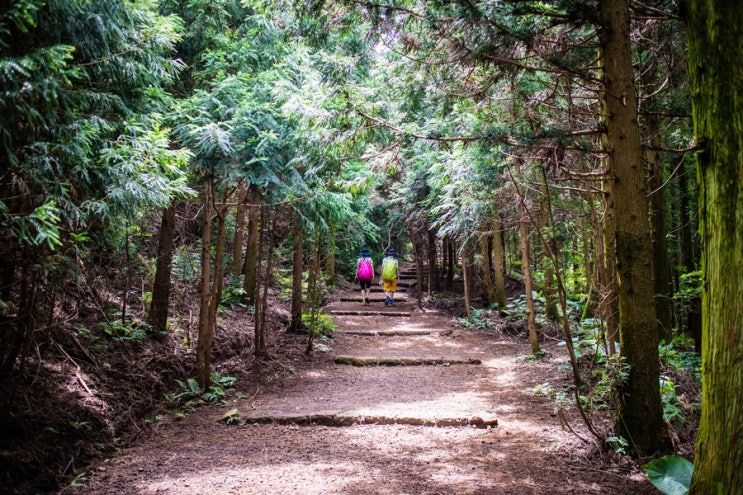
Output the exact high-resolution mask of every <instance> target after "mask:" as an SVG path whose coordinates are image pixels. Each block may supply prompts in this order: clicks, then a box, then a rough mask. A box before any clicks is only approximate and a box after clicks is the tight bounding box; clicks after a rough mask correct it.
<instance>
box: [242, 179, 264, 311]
mask: <svg viewBox="0 0 743 495" xmlns="http://www.w3.org/2000/svg"><path fill="white" fill-rule="evenodd" d="M248 201H249V204H248V240H247V243H246V246H245V266H244V270H243V274H244V275H245V279H244V280H243V290H244V291H245V302H247V303H248V304H255V292H256V290H257V283H258V263H259V260H260V257H259V256H258V251H259V250H260V248H259V245H258V244H259V232H260V223H261V214H260V211H261V210H260V208H261V207H260V194H259V193H258V191H256V190H255V189H254V188H251V189H250V190H249V191H248Z"/></svg>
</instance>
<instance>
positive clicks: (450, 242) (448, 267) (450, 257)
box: [446, 237, 456, 289]
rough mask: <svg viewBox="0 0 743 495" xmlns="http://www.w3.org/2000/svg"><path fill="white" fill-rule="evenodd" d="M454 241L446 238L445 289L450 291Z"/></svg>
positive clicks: (452, 277) (452, 279)
mask: <svg viewBox="0 0 743 495" xmlns="http://www.w3.org/2000/svg"><path fill="white" fill-rule="evenodd" d="M455 251H456V250H455V249H454V240H452V239H451V238H450V237H447V238H446V288H447V289H451V288H452V287H453V286H454V256H455Z"/></svg>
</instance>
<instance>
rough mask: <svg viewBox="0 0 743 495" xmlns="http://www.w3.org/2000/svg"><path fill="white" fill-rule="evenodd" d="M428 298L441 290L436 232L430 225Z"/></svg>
mask: <svg viewBox="0 0 743 495" xmlns="http://www.w3.org/2000/svg"><path fill="white" fill-rule="evenodd" d="M427 231H428V263H427V264H428V272H427V275H428V277H427V279H428V296H429V297H430V296H431V295H432V293H433V291H434V290H439V288H440V287H439V274H438V266H437V263H436V260H437V258H438V253H437V251H436V232H434V230H433V229H432V228H431V226H430V225H428V229H427Z"/></svg>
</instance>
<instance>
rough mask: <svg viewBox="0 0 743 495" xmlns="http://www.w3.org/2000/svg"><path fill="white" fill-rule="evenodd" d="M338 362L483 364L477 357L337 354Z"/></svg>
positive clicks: (368, 364)
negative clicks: (392, 356)
mask: <svg viewBox="0 0 743 495" xmlns="http://www.w3.org/2000/svg"><path fill="white" fill-rule="evenodd" d="M335 362H336V364H350V365H353V366H420V365H429V366H431V365H449V364H482V361H480V360H479V359H477V358H456V357H451V358H444V357H437V358H434V357H428V358H420V357H394V358H383V357H374V356H336V357H335Z"/></svg>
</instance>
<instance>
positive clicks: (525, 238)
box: [519, 198, 539, 356]
mask: <svg viewBox="0 0 743 495" xmlns="http://www.w3.org/2000/svg"><path fill="white" fill-rule="evenodd" d="M519 211H520V213H521V217H522V218H521V220H520V222H519V229H520V231H521V244H520V246H521V263H522V265H523V270H524V293H525V296H526V325H527V328H528V329H529V343H530V344H531V353H532V354H533V355H535V356H536V355H538V354H539V338H538V336H537V321H536V318H537V316H536V312H535V310H534V293H533V291H534V288H533V287H532V282H531V259H530V257H529V223H528V221H527V218H526V207H525V206H524V204H523V198H521V199H520V201H519Z"/></svg>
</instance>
